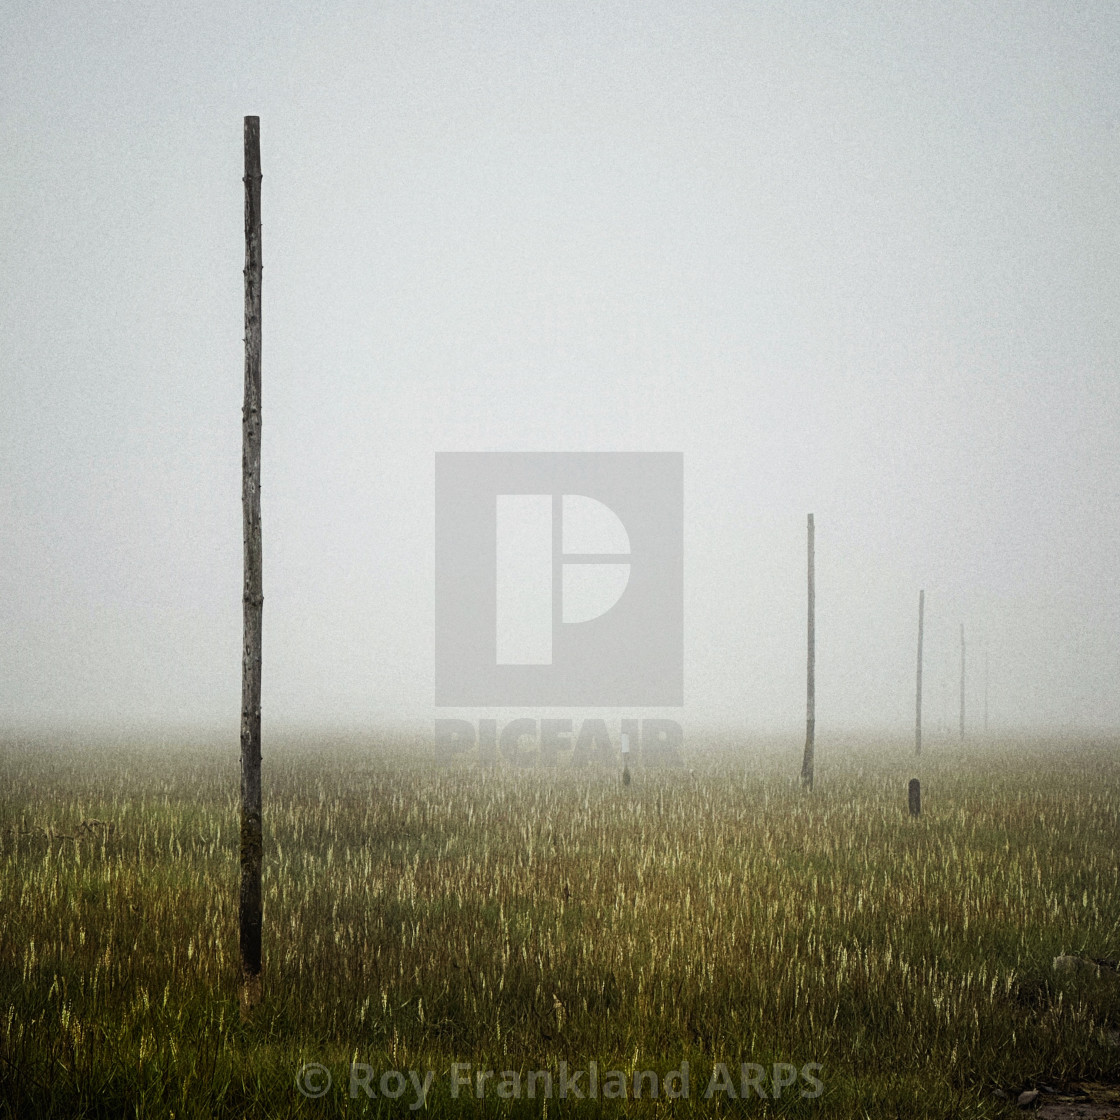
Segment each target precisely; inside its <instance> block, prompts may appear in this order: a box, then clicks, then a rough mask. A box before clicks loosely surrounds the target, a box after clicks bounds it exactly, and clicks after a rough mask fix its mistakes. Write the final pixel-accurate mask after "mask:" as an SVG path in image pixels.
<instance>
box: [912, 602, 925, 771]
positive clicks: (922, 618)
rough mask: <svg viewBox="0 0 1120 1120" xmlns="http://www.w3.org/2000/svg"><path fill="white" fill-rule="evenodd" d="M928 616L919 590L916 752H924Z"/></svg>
mask: <svg viewBox="0 0 1120 1120" xmlns="http://www.w3.org/2000/svg"><path fill="white" fill-rule="evenodd" d="M925 618H926V593H925V591H924V590H923V591H919V592H918V696H917V700H916V702H915V705H914V753H915V754H921V753H922V631H923V628H924V625H925Z"/></svg>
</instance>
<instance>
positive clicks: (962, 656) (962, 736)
mask: <svg viewBox="0 0 1120 1120" xmlns="http://www.w3.org/2000/svg"><path fill="white" fill-rule="evenodd" d="M961 738H962V739H963V738H964V623H963V622H962V623H961Z"/></svg>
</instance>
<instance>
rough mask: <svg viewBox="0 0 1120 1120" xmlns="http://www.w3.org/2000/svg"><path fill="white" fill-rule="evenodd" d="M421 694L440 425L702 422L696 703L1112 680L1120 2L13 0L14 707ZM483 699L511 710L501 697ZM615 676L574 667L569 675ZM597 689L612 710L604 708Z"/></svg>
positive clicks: (694, 629) (584, 435)
mask: <svg viewBox="0 0 1120 1120" xmlns="http://www.w3.org/2000/svg"><path fill="white" fill-rule="evenodd" d="M247 113H253V114H259V115H260V118H261V136H262V162H263V168H264V189H263V213H264V261H265V273H264V462H263V471H264V482H263V507H264V508H263V521H264V541H265V633H264V711H265V718H266V726H274V727H276V726H280V725H281V724H284V723H290V722H296V723H302V724H315V723H323V724H327V723H331V724H350V725H353V726H360V725H363V724H365V723H369V722H371V721H377V720H390V719H395V718H400V717H408V718H420V719H423V718H431V717H432V716H433V715H434V714H436V712H435V709H434V706H433V694H432V679H433V653H432V632H433V619H432V611H433V606H432V604H433V593H432V572H433V528H432V525H433V478H434V470H433V460H434V453H435V452H436V451H448V450H458V451H471V450H475V451H529V450H532V451H537V450H547V451H626V450H635V451H636V450H642V451H680V452H683V454H684V465H685V518H686V528H685V592H686V604H685V642H686V657H685V707H684V709H683V711H680V710H677V711H676V712H675V713H674V712H673V711H672V710H669V711H665V712H662V713H660V714H669V715H672V714H676V715H677V717H678V718H682V720H683V721H684V722H685V725H686V728H687V727H688V726H689V725H690V724H691V725H692V726H698V725H700V724H702V723H703V722H706V721H707V720H710V719H718V720H735V721H738V722H740V723H742V724H744V725H747V726H750V727H754V728H763V729H765V728H770V729H785V730H792V731H793V732H796V729H797V728H798V727H799V726H801V725H802V724H803V720H804V627H805V590H804V563H805V559H804V550H805V515H806V513H807V512H809V511H812V512H813V513H814V514H815V518H816V526H817V610H818V617H817V635H818V699H817V720H818V729H819V733H820V734H822V735H824V734H826V733H827V732H828V731H829V730H830V729H832V728H852V727H861V726H868V727H871V726H874V727H882V728H884V729H893V730H896V731H905V729H906V728H908V727H909V726H910V723H911V721H912V718H913V676H914V653H915V648H914V647H915V638H916V634H915V631H916V615H917V599H918V590H919V588H922V587H924V588H925V589H926V598H927V602H926V606H927V667H926V681H927V693H926V696H927V716H926V719H927V726H933V727H936V726H937V725H938V724H939V723H940V724H944V725H949V724H950V723H952V724H955V719H956V714H955V712H956V703H957V674H958V671H959V669H958V662H957V657H958V649H957V634H958V626H959V625H960V624H961V623H963V624H964V625H965V628H966V633H967V635H968V639H969V689H970V693H971V694H972V697H973V699H971V700H970V717H972V716H974V717H975V719H976V720H979V719H980V718H981V711H982V707H981V704H982V701H981V699H980V697H981V693H982V689H983V654H982V650H983V648H984V647H985V645H986V646H987V648H988V659H989V665H990V670H989V671H990V697H989V705H990V719H991V724H992V727H993V729H1007V728H1024V727H1026V728H1035V729H1043V728H1053V727H1062V728H1069V727H1078V726H1080V727H1113V728H1115V727H1116V726H1117V725H1118V724H1120V689H1118V688H1117V684H1118V681H1120V637H1118V634H1120V609H1118V606H1117V595H1116V579H1117V574H1118V571H1120V562H1118V557H1120V518H1118V516H1117V507H1118V500H1120V434H1118V433H1120V376H1118V374H1120V284H1118V276H1120V221H1118V214H1120V205H1118V204H1120V7H1117V5H1115V4H1112V3H1079V4H1069V3H1067V2H1065V0H1062V2H1058V3H1051V4H1046V3H1014V2H1007V3H1000V4H979V3H965V2H958V3H948V4H946V3H940V4H934V3H928V4H893V5H888V4H882V3H865V2H852V0H845V2H836V0H828V2H825V0H821V2H809V0H787V2H785V3H782V4H771V3H720V2H713V3H706V4H699V3H695V4H665V3H649V2H642V3H638V2H633V3H613V2H609V0H608V2H601V0H600V2H595V3H591V2H583V0H573V2H561V0H549V2H546V3H545V2H542V3H534V2H529V3H508V4H495V3H482V2H473V3H463V4H459V3H453V2H448V0H441V2H438V3H431V2H427V3H425V2H419V3H418V2H407V3H405V2H392V3H365V4H350V5H346V4H325V3H323V4H315V5H298V4H294V3H292V4H286V5H283V6H266V5H247V4H231V3H222V4H212V5H199V4H192V3H181V4H175V5H168V4H156V3H147V4H139V3H115V4H101V5H78V4H57V3H54V4H47V3H40V2H35V0H27V2H23V3H20V4H18V5H17V4H9V5H7V6H5V9H4V12H3V15H2V16H0V138H2V139H0V142H2V146H3V158H2V159H0V252H2V254H3V269H2V270H0V379H2V380H0V725H3V726H27V727H31V726H37V725H42V726H46V725H60V724H75V725H77V724H85V723H100V724H103V725H106V726H116V725H124V724H129V723H137V722H146V723H166V724H169V725H170V724H175V725H183V724H188V725H189V724H198V725H200V726H201V725H210V724H215V723H217V724H221V725H222V726H228V727H236V722H237V713H238V708H239V704H240V627H241V600H240V571H241V509H240V480H239V472H240V440H241V426H240V407H241V393H242V380H241V379H242V349H241V346H242V343H241V339H242V286H241V285H242V276H241V269H242V264H243V254H244V243H243V230H242V205H243V202H242V183H241V174H242V166H241V164H242V150H241V144H242V118H243V116H244V115H245V114H247ZM476 714H479V713H476ZM581 714H584V713H576V715H577V718H579V716H580V715H581ZM587 714H596V713H587Z"/></svg>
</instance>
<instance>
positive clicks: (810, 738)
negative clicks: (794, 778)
mask: <svg viewBox="0 0 1120 1120" xmlns="http://www.w3.org/2000/svg"><path fill="white" fill-rule="evenodd" d="M815 611H816V592H815V589H814V586H813V515H812V514H809V634H808V639H809V651H808V658H807V665H806V681H805V755H804V757H803V758H802V760H801V784H802V785H803V786H805V787H807V788H808V789H812V788H813V752H814V736H815V734H816V712H815V694H816V681H815V675H816V619H815Z"/></svg>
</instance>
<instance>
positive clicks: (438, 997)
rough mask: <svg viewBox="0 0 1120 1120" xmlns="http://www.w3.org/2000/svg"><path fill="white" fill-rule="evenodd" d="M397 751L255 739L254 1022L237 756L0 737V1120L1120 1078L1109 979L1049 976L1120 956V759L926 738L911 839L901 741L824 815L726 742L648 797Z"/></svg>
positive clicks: (657, 780) (869, 1098)
mask: <svg viewBox="0 0 1120 1120" xmlns="http://www.w3.org/2000/svg"><path fill="white" fill-rule="evenodd" d="M407 748H408V744H406V743H404V742H403V741H398V742H391V741H381V742H372V741H371V742H369V743H356V742H345V743H340V742H327V741H317V742H306V743H294V742H288V743H285V744H283V745H281V746H276V747H273V748H272V749H269V745H268V744H266V754H265V806H266V810H265V811H266V845H267V854H266V866H265V953H266V978H265V979H266V992H267V1003H266V1006H265V1007H264V1009H263V1011H262V1013H261V1014H260V1015H259V1016H258V1018H257V1019H256V1020H254V1021H253V1022H251V1023H249V1024H244V1023H242V1022H241V1021H240V1018H239V1015H238V1008H237V998H236V986H235V963H236V960H237V935H236V893H237V876H238V869H237V835H238V824H237V805H236V798H237V783H238V778H237V759H236V750H237V748H236V744H234V743H230V744H228V745H226V746H224V747H223V748H222V749H221V750H219V749H217V748H216V747H212V746H204V745H199V746H195V747H190V748H185V747H176V748H174V749H172V748H170V747H164V748H162V749H157V748H156V747H148V748H140V747H117V748H114V749H108V748H105V747H103V746H96V745H92V746H89V747H87V748H85V749H79V748H77V747H75V746H74V745H70V746H61V745H58V744H52V743H49V742H29V741H20V740H17V739H14V738H9V739H8V740H5V741H4V742H3V743H2V744H0V1115H3V1116H19V1117H31V1116H40V1115H42V1116H48V1115H53V1116H59V1117H63V1116H65V1117H76V1116H91V1117H92V1116H104V1117H109V1116H175V1117H194V1116H230V1117H235V1116H236V1117H240V1116H270V1117H281V1116H289V1115H290V1116H306V1117H327V1116H334V1115H353V1116H359V1115H370V1116H373V1115H384V1116H390V1115H393V1116H399V1115H424V1114H426V1115H435V1116H450V1115H472V1114H486V1115H510V1116H515V1115H516V1116H522V1115H524V1116H529V1115H532V1116H566V1115H573V1116H594V1115H597V1114H599V1113H600V1112H604V1111H605V1112H608V1113H609V1114H618V1115H633V1116H647V1115H648V1116H653V1115H666V1116H668V1115H673V1116H687V1115H698V1116H699V1115H705V1116H707V1115H716V1116H718V1115H748V1116H762V1115H766V1116H790V1117H794V1116H799V1117H800V1116H840V1117H864V1116H867V1117H916V1118H920V1117H950V1116H958V1117H981V1116H999V1115H1010V1114H1019V1113H1016V1111H1015V1110H1014V1108H1012V1107H1010V1106H1009V1105H1007V1104H1005V1103H1003V1102H1002V1101H1001V1100H1000V1099H998V1098H996V1097H995V1096H994V1095H993V1090H995V1089H997V1088H1002V1089H1004V1090H1006V1091H1010V1092H1012V1093H1014V1092H1017V1091H1018V1090H1019V1089H1021V1088H1024V1087H1027V1086H1029V1085H1033V1084H1037V1083H1039V1082H1043V1081H1044V1082H1048V1083H1050V1084H1060V1083H1062V1082H1065V1081H1068V1080H1070V1079H1073V1078H1084V1077H1096V1078H1101V1079H1112V1080H1115V1079H1116V1078H1117V1077H1118V1076H1120V1049H1118V1048H1117V1046H1116V1037H1117V1036H1116V1031H1117V1028H1118V1027H1120V984H1118V983H1117V978H1116V975H1115V973H1112V972H1111V971H1109V970H1108V969H1103V970H1097V969H1092V968H1089V969H1082V970H1076V971H1074V972H1071V973H1068V974H1064V973H1063V974H1055V973H1054V971H1053V969H1052V965H1051V961H1052V958H1053V957H1054V956H1056V955H1058V954H1078V955H1083V956H1087V957H1117V956H1120V874H1118V866H1120V827H1118V826H1120V821H1118V811H1120V749H1118V748H1120V743H1117V742H1115V741H1105V740H1099V741H1096V742H1089V741H1085V742H1080V743H1062V744H1059V743H1033V744H1030V743H1027V744H1017V745H1014V746H1012V745H1009V744H999V743H994V742H993V743H988V744H982V745H969V746H968V747H967V749H964V748H962V747H960V746H959V745H956V744H952V745H950V744H936V743H934V744H931V745H930V746H929V748H928V750H927V753H926V757H925V758H924V759H923V761H922V787H923V802H924V804H923V808H924V812H923V815H922V817H921V818H920V819H919V820H917V821H914V820H911V819H909V818H908V816H907V814H906V780H907V779H908V778H909V777H910V776H911V774H912V772H913V760H912V759H911V758H910V757H908V753H907V751H906V748H905V747H904V746H903V745H899V744H896V745H893V746H887V745H878V746H875V745H861V744H859V743H853V744H847V745H840V744H831V743H829V742H828V741H827V740H825V741H823V742H821V743H820V744H819V760H818V771H817V777H818V780H817V788H816V789H815V791H814V792H813V793H812V794H811V795H809V794H805V793H803V792H802V791H801V790H800V789H799V788H798V787H797V785H796V784H795V782H794V780H793V779H794V777H795V775H796V773H797V769H798V764H799V750H798V748H797V745H796V744H787V745H785V746H784V747H783V746H775V747H773V748H772V749H770V750H763V749H761V748H760V747H759V745H758V744H747V743H740V742H737V741H736V740H735V739H734V737H732V736H724V737H722V738H721V737H718V736H713V737H712V738H711V739H710V740H709V741H707V742H706V743H704V744H702V745H700V746H697V745H695V744H691V745H690V747H689V751H690V753H689V755H688V757H687V759H686V766H685V767H684V768H683V769H678V770H663V771H653V770H648V771H642V770H640V769H639V770H637V771H636V773H635V776H634V781H633V784H632V785H630V786H629V788H623V787H622V785H621V783H620V782H619V780H618V777H617V774H616V773H614V772H611V771H607V770H605V769H600V768H597V767H588V768H585V769H572V768H565V767H563V766H561V767H559V768H554V769H498V770H487V769H483V768H481V767H478V766H475V765H472V764H471V761H470V760H469V759H468V758H459V759H456V760H455V764H454V765H453V766H442V767H441V766H438V765H430V764H425V762H424V759H423V757H422V755H420V756H418V755H417V753H416V752H415V751H413V752H412V753H410V752H409V750H408V749H407ZM351 1062H356V1063H359V1065H358V1066H357V1067H356V1073H357V1080H356V1087H353V1088H354V1091H355V1092H356V1093H357V1095H356V1096H351V1090H352V1084H351V1074H350V1072H349V1067H350V1063H351ZM561 1062H566V1063H567V1064H568V1072H569V1077H570V1075H571V1072H572V1071H573V1070H583V1071H586V1073H585V1074H584V1075H583V1076H582V1078H581V1080H580V1081H579V1082H578V1083H577V1085H578V1088H579V1089H581V1090H582V1091H583V1093H584V1094H585V1096H586V1095H588V1094H589V1080H590V1070H591V1063H595V1065H596V1068H597V1071H598V1077H599V1086H598V1099H597V1100H596V1101H594V1102H588V1101H586V1100H583V1101H580V1100H576V1099H575V1098H574V1097H573V1096H572V1095H571V1094H570V1093H569V1094H568V1096H567V1097H566V1098H564V1099H561V1097H560V1092H559V1089H560V1086H559V1071H560V1063H561ZM685 1062H687V1063H688V1094H687V1096H685V1095H680V1096H677V1097H668V1096H666V1089H667V1088H668V1089H671V1090H675V1091H677V1092H681V1091H682V1090H683V1088H684V1086H683V1081H682V1078H681V1077H680V1076H677V1077H670V1078H669V1079H668V1083H666V1074H667V1073H670V1072H671V1071H677V1073H678V1075H679V1074H680V1073H681V1072H682V1070H683V1065H682V1064H683V1063H685ZM307 1063H319V1064H321V1065H322V1066H324V1067H325V1069H326V1072H328V1073H329V1074H330V1075H331V1077H332V1079H333V1083H332V1085H331V1087H330V1088H329V1090H327V1091H326V1093H325V1094H324V1095H323V1096H321V1097H319V1098H316V1099H313V1098H311V1097H308V1096H305V1095H304V1093H303V1092H301V1091H300V1090H299V1088H297V1083H296V1080H297V1073H298V1071H300V1070H301V1068H302V1067H303V1066H304V1065H305V1064H307ZM453 1063H459V1064H460V1066H469V1067H470V1069H469V1070H464V1069H462V1068H460V1069H459V1070H458V1072H459V1073H460V1074H462V1075H463V1076H462V1080H463V1081H464V1087H462V1088H460V1090H459V1095H458V1096H457V1097H455V1096H453V1095H452V1079H451V1076H450V1075H451V1071H452V1066H453ZM743 1063H755V1064H756V1066H755V1067H751V1066H748V1068H747V1083H746V1084H745V1085H744V1083H743V1080H742V1073H743V1071H742V1069H741V1066H742V1065H743ZM776 1063H777V1064H778V1065H777V1070H776V1071H775V1064H776ZM808 1063H817V1064H818V1065H819V1067H820V1068H819V1070H818V1069H816V1067H815V1066H809V1067H808V1072H805V1071H804V1068H805V1067H807V1064H808ZM720 1064H722V1065H723V1066H724V1067H726V1071H727V1077H724V1076H723V1073H722V1072H721V1071H720V1068H719V1067H720ZM366 1067H369V1068H368V1069H367V1068H366ZM756 1067H762V1072H761V1073H760V1072H759V1070H758V1069H757V1068H756ZM391 1070H398V1071H401V1076H400V1077H397V1076H396V1075H391V1076H388V1077H387V1078H383V1076H382V1075H383V1074H384V1073H385V1072H386V1071H391ZM428 1070H431V1071H433V1073H434V1078H433V1080H432V1082H431V1085H430V1088H429V1091H428V1093H427V1097H426V1100H425V1104H424V1108H423V1109H421V1110H418V1111H410V1105H411V1104H413V1103H415V1102H416V1100H417V1096H418V1094H417V1092H416V1091H415V1087H414V1086H413V1084H412V1083H411V1082H409V1081H408V1075H409V1071H416V1073H417V1079H418V1080H421V1081H422V1079H423V1077H424V1076H425V1075H426V1071H428ZM479 1070H493V1071H495V1072H494V1075H493V1076H487V1077H484V1078H483V1080H482V1081H481V1082H478V1081H477V1080H475V1075H476V1074H477V1071H479ZM531 1070H547V1071H549V1072H550V1073H551V1075H552V1077H553V1079H554V1088H553V1095H552V1097H551V1098H550V1097H548V1096H546V1095H545V1082H544V1080H543V1079H542V1078H538V1079H537V1080H536V1082H535V1095H534V1096H533V1097H529V1096H528V1084H527V1082H528V1078H527V1076H526V1075H527V1074H528V1072H529V1071H531ZM643 1070H648V1071H652V1072H653V1073H655V1074H656V1075H657V1077H658V1079H659V1091H658V1096H657V1097H656V1098H652V1099H651V1098H650V1089H651V1082H650V1081H649V1079H648V1078H646V1079H643V1080H642V1082H641V1086H640V1087H641V1088H642V1089H643V1098H642V1099H641V1100H635V1099H634V1092H633V1088H634V1086H633V1077H634V1073H635V1071H638V1072H640V1071H643ZM503 1071H514V1072H516V1073H517V1074H518V1075H519V1077H520V1084H519V1085H518V1084H517V1083H516V1082H515V1080H514V1078H513V1077H512V1075H509V1076H506V1077H505V1078H503ZM610 1071H620V1072H619V1075H618V1077H616V1078H613V1079H609V1078H608V1077H607V1075H608V1073H609V1072H610ZM713 1075H714V1076H715V1079H716V1081H717V1083H718V1084H719V1086H720V1088H719V1091H716V1092H714V1093H713V1094H712V1095H711V1096H710V1097H707V1096H706V1095H705V1094H706V1090H707V1088H708V1087H709V1084H710V1082H711V1080H712V1078H713ZM303 1076H304V1078H305V1081H304V1086H305V1088H308V1089H312V1090H318V1089H320V1088H322V1087H323V1086H324V1085H325V1079H324V1073H323V1071H322V1070H308V1071H307V1072H306V1073H305V1074H304V1075H303ZM814 1076H815V1077H816V1078H817V1079H818V1080H819V1082H820V1084H821V1086H823V1089H822V1091H821V1092H820V1094H819V1095H818V1096H807V1095H803V1094H804V1093H809V1092H812V1091H814V1088H815V1086H814V1082H813V1081H812V1080H811V1079H812V1078H813V1077H814ZM623 1079H625V1091H626V1094H627V1095H626V1097H625V1098H623V1099H618V1100H614V1099H605V1098H604V1092H605V1091H606V1086H607V1084H608V1082H609V1083H610V1084H611V1085H613V1088H614V1089H615V1090H618V1088H619V1085H620V1083H621V1082H622V1081H623ZM785 1081H789V1082H790V1084H788V1085H786V1084H782V1083H783V1082H785ZM479 1085H481V1091H482V1092H483V1098H482V1099H481V1100H479V1099H478V1098H477V1097H476V1096H475V1095H474V1094H475V1091H476V1088H477V1087H478V1086H479ZM365 1086H368V1087H369V1089H370V1090H372V1091H373V1092H374V1093H375V1096H373V1097H370V1096H369V1095H368V1094H367V1091H366V1088H365ZM727 1086H731V1089H732V1090H733V1092H729V1091H726V1089H727ZM515 1088H517V1089H518V1090H519V1092H520V1096H510V1097H509V1098H508V1099H507V1098H503V1097H501V1096H499V1089H502V1090H503V1091H505V1092H507V1093H510V1094H512V1093H513V1091H514V1089H515ZM760 1088H761V1089H762V1090H763V1091H765V1092H766V1093H767V1096H766V1098H765V1099H763V1098H762V1097H760V1096H759V1095H758V1093H759V1089H760ZM383 1089H384V1090H385V1092H383V1091H382V1090H383ZM398 1089H401V1090H402V1092H401V1094H400V1096H399V1098H397V1099H395V1100H394V1099H390V1098H389V1097H388V1096H386V1093H388V1094H392V1093H395V1092H396V1091H397V1090H398ZM741 1090H743V1091H745V1097H744V1098H743V1099H740V1098H739V1093H740V1091H741ZM775 1092H778V1093H780V1095H778V1096H775V1095H774V1094H775ZM1019 1115H1021V1114H1019Z"/></svg>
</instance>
